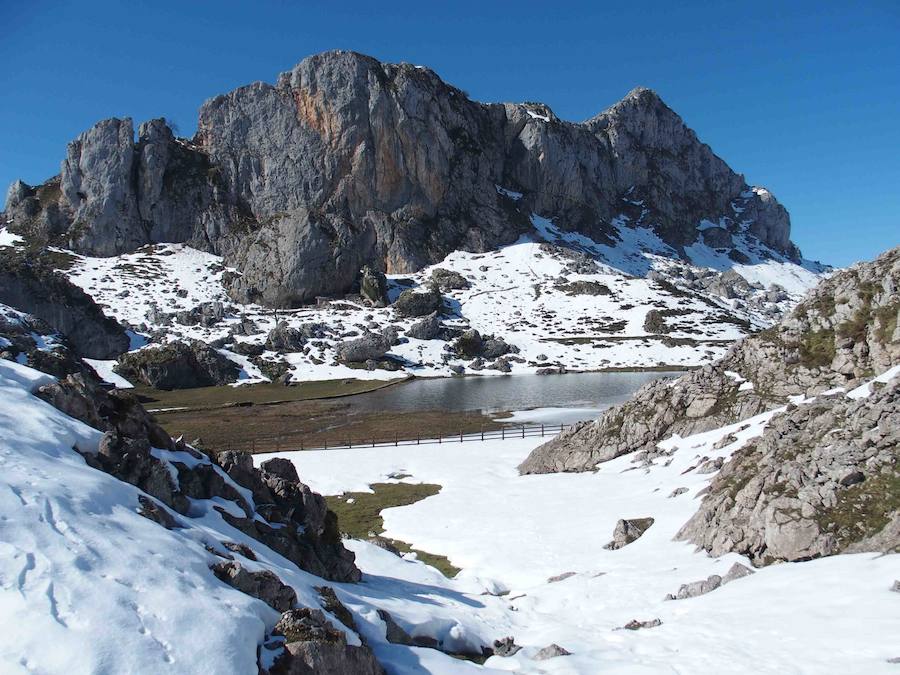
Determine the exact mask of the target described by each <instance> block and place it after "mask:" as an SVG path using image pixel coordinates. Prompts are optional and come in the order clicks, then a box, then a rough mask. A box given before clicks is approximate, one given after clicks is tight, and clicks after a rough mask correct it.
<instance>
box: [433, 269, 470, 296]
mask: <svg viewBox="0 0 900 675" xmlns="http://www.w3.org/2000/svg"><path fill="white" fill-rule="evenodd" d="M431 283H432V285H433V286H436V287H437V288H438V289H440V290H441V291H454V290H463V289H466V288H468V287H469V280H468V279H466V278H465V277H464V276H463V275H462V274H460V273H459V272H456V271H455V270H447V269H443V268H442V267H435V268H434V269H433V270H431Z"/></svg>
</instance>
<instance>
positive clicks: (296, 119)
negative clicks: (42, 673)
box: [6, 51, 798, 306]
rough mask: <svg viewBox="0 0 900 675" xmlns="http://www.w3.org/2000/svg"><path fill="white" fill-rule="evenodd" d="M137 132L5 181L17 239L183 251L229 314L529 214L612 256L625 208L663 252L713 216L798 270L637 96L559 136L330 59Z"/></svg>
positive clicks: (513, 234)
mask: <svg viewBox="0 0 900 675" xmlns="http://www.w3.org/2000/svg"><path fill="white" fill-rule="evenodd" d="M132 134H133V127H132V123H131V120H129V119H123V120H118V119H111V120H104V121H103V122H100V123H98V124H97V125H95V126H94V127H93V128H91V129H90V130H89V131H87V132H85V133H84V134H82V135H81V136H80V137H79V138H78V139H76V140H75V141H73V142H72V143H71V144H70V145H69V148H68V150H67V154H66V159H65V161H64V162H63V165H62V170H61V174H60V176H59V177H58V178H54V179H51V180H50V181H48V182H47V183H45V184H44V185H42V186H38V187H36V188H32V187H30V186H27V185H25V184H23V183H21V182H17V183H15V184H14V185H13V186H12V187H11V189H10V191H9V193H8V198H7V205H6V210H7V214H8V216H9V217H11V218H12V220H13V226H14V228H15V229H16V230H17V231H19V232H22V233H25V234H27V235H28V236H31V237H33V238H35V239H37V240H40V241H45V242H46V241H54V242H58V243H63V244H65V245H68V246H70V247H73V248H75V249H76V250H79V251H83V252H90V253H95V254H100V255H111V254H115V253H122V252H124V251H131V250H134V249H136V248H138V247H139V246H141V245H143V244H146V243H152V242H162V241H184V242H189V243H191V244H192V245H194V246H198V247H200V248H203V249H206V250H211V251H214V252H216V253H221V254H223V255H225V256H226V257H227V258H228V260H229V262H230V263H232V264H234V265H235V266H237V267H238V268H239V269H240V270H241V272H242V274H241V275H240V276H237V277H236V278H234V279H233V287H232V289H231V290H232V294H233V296H234V297H235V298H236V299H238V300H241V301H259V302H263V303H266V304H268V305H275V306H292V305H296V304H298V303H303V302H306V301H310V300H312V299H314V298H315V297H316V296H320V295H335V294H340V293H343V292H346V291H347V290H349V289H350V288H352V287H353V286H354V285H355V284H356V283H357V281H358V274H359V270H360V269H361V268H362V267H363V265H364V264H372V265H373V267H376V268H378V269H382V270H385V271H387V272H389V273H407V272H411V271H415V270H418V269H421V268H422V267H423V266H425V265H428V264H432V263H435V262H437V261H439V260H441V259H442V258H444V257H445V256H446V255H447V254H448V253H450V252H451V251H453V250H459V249H464V250H470V251H484V250H488V249H492V248H495V247H496V246H498V245H502V244H506V243H510V242H512V241H514V240H515V239H516V238H517V237H518V236H519V235H520V234H521V233H522V232H525V231H527V230H529V229H530V222H529V215H530V214H531V213H538V214H540V215H542V216H545V217H548V218H553V219H554V222H556V223H557V224H558V225H561V226H562V227H563V228H564V229H567V230H578V231H581V232H583V233H585V234H588V235H591V236H593V237H596V238H598V239H601V240H604V241H609V242H613V233H614V228H612V226H611V225H610V222H611V220H612V219H613V218H614V217H616V216H617V215H619V214H620V213H622V210H623V203H624V202H623V201H622V200H623V199H624V198H626V197H627V198H628V199H630V200H632V202H635V201H638V200H642V201H643V207H642V208H644V209H646V210H647V214H648V218H649V221H648V222H654V223H656V228H657V230H658V232H659V234H660V235H661V236H662V237H663V238H664V239H665V240H666V241H667V242H669V243H670V244H672V245H673V247H675V249H676V250H678V249H679V247H681V246H684V245H686V244H689V243H692V242H694V241H695V240H696V239H697V238H698V236H699V230H698V229H697V226H698V224H699V223H700V222H701V220H702V219H708V220H710V221H712V222H717V223H719V222H724V223H725V224H726V226H727V229H728V230H729V231H732V230H733V231H735V232H736V231H748V232H749V233H751V234H752V235H754V236H755V237H757V238H758V239H759V240H760V241H761V242H762V243H763V244H765V245H767V246H769V247H770V248H772V249H774V250H776V251H780V252H782V253H785V254H787V255H788V256H792V257H793V256H796V255H797V253H798V252H797V251H796V249H795V247H794V246H793V244H791V243H790V240H789V233H790V224H789V218H788V215H787V212H786V211H785V210H784V209H783V208H782V207H781V206H780V205H779V204H778V202H777V201H776V200H775V198H774V197H773V196H772V195H771V194H770V193H768V192H766V191H763V190H756V191H751V190H750V189H749V188H748V186H747V185H746V184H745V182H744V180H743V178H742V177H741V176H740V175H738V174H736V173H734V172H733V171H731V169H729V168H728V166H727V165H726V164H725V163H724V162H723V161H722V160H721V159H719V158H718V157H716V156H715V155H714V154H713V153H712V151H711V150H710V149H709V147H707V146H706V145H704V144H703V143H701V142H700V141H699V140H698V139H697V137H696V135H695V134H694V132H693V131H691V130H690V129H688V128H687V127H686V126H685V125H684V123H683V122H682V120H681V118H680V117H678V115H676V114H675V113H674V112H673V111H672V110H670V109H669V108H668V107H667V106H666V105H665V104H664V103H663V102H662V101H661V100H660V99H659V97H658V96H657V95H656V94H654V93H653V92H652V91H650V90H647V89H635V90H634V91H632V92H631V93H629V94H628V95H627V96H626V97H625V98H624V99H623V100H622V101H620V102H619V103H617V104H616V105H614V106H612V107H611V108H609V109H608V110H606V111H604V112H603V113H601V114H599V115H597V116H596V117H594V118H592V119H590V120H588V121H587V122H584V123H583V124H573V123H569V122H563V121H561V120H559V119H558V118H557V117H556V116H555V115H554V114H553V113H552V112H551V111H550V110H549V109H547V108H546V106H540V105H530V104H529V105H515V104H505V105H500V104H481V103H477V102H474V101H471V100H469V99H468V98H467V97H466V95H465V94H464V93H463V92H462V91H461V90H459V89H457V88H455V87H453V86H450V85H448V84H446V83H444V82H443V81H441V80H440V78H438V76H437V75H436V74H435V73H433V72H432V71H430V70H428V69H425V68H416V67H414V66H411V65H409V64H399V65H395V64H384V63H380V62H378V61H376V60H375V59H372V58H370V57H367V56H363V55H360V54H356V53H353V52H343V51H336V52H327V53H323V54H318V55H316V56H312V57H309V58H307V59H304V60H303V61H302V62H301V63H300V64H298V65H297V66H296V67H295V68H293V69H292V70H291V71H289V72H287V73H283V74H281V75H280V76H279V77H278V80H277V82H276V83H275V84H274V85H270V84H265V83H260V82H257V83H255V84H251V85H248V86H245V87H241V88H239V89H236V90H235V91H233V92H231V93H229V94H226V95H222V96H217V97H215V98H213V99H210V100H209V101H207V102H206V103H205V104H204V105H203V107H202V108H201V110H200V115H199V123H198V133H197V135H196V137H195V138H194V139H193V140H192V141H187V140H184V139H175V138H174V136H173V134H172V132H171V129H170V128H169V127H168V126H167V124H166V123H165V121H164V120H152V121H150V122H148V123H146V124H144V125H142V126H141V128H140V131H139V140H138V142H137V143H135V142H134V140H133V135H132ZM547 157H552V158H553V161H546V158H547ZM497 186H506V187H509V188H511V189H514V190H516V191H518V192H521V193H522V196H521V197H520V198H518V199H517V198H514V197H512V196H511V195H510V194H509V192H508V191H507V190H498V189H497ZM735 206H736V207H738V208H737V209H735V208H734V207H735ZM738 209H740V210H738ZM723 229H724V228H723ZM707 231H710V232H711V230H707ZM728 234H729V233H728V232H724V233H718V234H710V235H707V236H708V237H710V239H711V241H713V243H716V244H719V243H726V239H727V238H726V236H725V235H728ZM454 283H455V282H454Z"/></svg>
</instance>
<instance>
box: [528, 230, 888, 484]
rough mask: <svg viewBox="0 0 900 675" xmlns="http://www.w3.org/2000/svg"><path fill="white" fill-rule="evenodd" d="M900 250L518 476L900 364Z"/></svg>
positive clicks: (718, 423)
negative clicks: (899, 315) (899, 319)
mask: <svg viewBox="0 0 900 675" xmlns="http://www.w3.org/2000/svg"><path fill="white" fill-rule="evenodd" d="M898 314H900V248H896V249H892V250H890V251H888V252H887V253H885V254H883V255H882V256H880V257H879V258H877V259H876V260H875V261H873V262H871V263H865V264H861V265H858V266H855V267H853V268H850V269H848V270H845V271H842V272H838V273H836V274H835V275H834V276H832V277H830V278H829V279H827V280H826V281H823V282H822V283H821V284H820V285H819V286H817V287H816V288H815V289H814V290H813V291H812V292H811V293H810V295H809V296H807V298H806V299H805V300H804V301H803V302H802V303H801V304H800V305H798V306H797V308H796V309H795V310H794V311H793V313H792V314H791V315H789V316H788V317H786V318H784V319H783V320H782V321H781V322H780V323H779V324H777V325H775V326H774V327H773V328H770V329H768V330H765V331H763V332H762V333H758V334H756V335H753V336H751V337H749V338H746V339H745V340H744V341H742V342H740V343H738V344H737V345H735V346H734V347H733V348H732V349H731V350H730V351H729V352H728V354H726V356H725V357H724V358H722V359H721V360H719V361H717V362H716V363H714V364H712V365H708V366H704V367H703V368H701V369H700V370H696V371H693V372H691V373H688V374H686V375H684V376H682V377H681V378H679V379H678V380H677V381H676V382H675V383H671V382H666V381H659V380H658V381H655V382H651V383H649V384H647V385H645V386H644V387H642V388H641V389H640V390H639V391H638V392H637V393H636V394H635V395H634V396H633V397H632V398H631V399H630V400H629V401H627V402H626V403H623V404H622V405H619V406H616V407H614V408H610V409H609V410H608V411H606V412H605V413H604V414H603V415H602V416H601V417H600V418H599V419H598V420H596V421H594V422H590V423H582V424H578V425H575V426H574V427H572V428H571V429H569V430H567V431H566V432H564V433H562V434H560V435H559V436H557V437H556V438H554V439H553V440H551V441H550V442H549V443H545V444H544V445H542V446H540V447H538V448H536V449H535V450H534V451H533V452H532V453H531V455H529V457H528V458H527V459H526V460H525V462H523V463H522V465H521V466H520V467H519V470H520V471H521V472H522V473H547V472H553V471H588V470H592V469H593V468H594V467H595V466H596V465H597V464H598V463H599V462H604V461H608V460H610V459H614V458H615V457H619V456H620V455H624V454H627V453H632V452H635V453H638V452H639V453H644V454H645V455H647V456H652V455H653V454H654V453H655V452H656V444H657V443H658V442H659V441H661V440H663V439H665V438H668V437H669V436H671V435H673V434H679V435H680V436H682V437H684V436H689V435H691V434H695V433H699V432H701V431H709V430H711V429H716V428H719V427H722V426H725V425H727V424H732V423H735V422H737V421H739V420H742V419H746V418H748V417H752V416H753V415H756V414H759V413H761V412H764V411H766V410H771V409H773V408H776V407H778V406H780V405H783V404H785V403H787V397H788V396H792V395H798V394H803V395H811V394H816V393H819V392H822V391H825V390H828V389H831V388H833V387H838V386H844V387H849V386H853V384H854V383H855V382H857V381H859V380H860V378H862V377H864V376H871V375H873V374H877V373H881V372H884V371H886V370H887V369H888V368H890V367H891V366H893V365H896V364H897V363H900V330H898Z"/></svg>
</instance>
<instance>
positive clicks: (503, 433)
mask: <svg viewBox="0 0 900 675" xmlns="http://www.w3.org/2000/svg"><path fill="white" fill-rule="evenodd" d="M500 440H501V441H505V440H506V427H500Z"/></svg>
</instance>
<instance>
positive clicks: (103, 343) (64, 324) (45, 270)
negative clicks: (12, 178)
mask: <svg viewBox="0 0 900 675" xmlns="http://www.w3.org/2000/svg"><path fill="white" fill-rule="evenodd" d="M0 303H3V304H6V305H9V306H11V307H15V308H16V309H18V310H20V311H22V312H25V313H27V314H31V315H33V316H35V317H37V318H38V319H41V320H43V321H44V322H46V323H47V324H49V325H50V326H51V327H52V328H53V329H54V330H55V331H56V332H58V333H62V334H63V335H65V338H66V343H67V344H68V345H69V347H71V349H72V350H73V351H74V352H75V354H76V355H77V356H80V357H83V358H91V359H114V358H116V357H117V356H118V355H119V354H121V353H122V352H124V351H126V350H127V349H128V347H129V343H130V341H129V339H128V335H127V334H126V333H125V329H124V328H123V327H122V326H120V325H119V324H118V323H117V322H116V321H114V320H113V319H111V318H109V317H108V316H106V315H105V314H104V313H103V310H101V309H100V307H99V306H98V305H97V304H96V303H95V302H94V301H93V300H92V299H91V298H90V296H88V295H87V294H86V293H85V292H84V291H82V290H81V289H80V288H78V287H77V286H76V285H74V284H73V283H72V282H71V281H69V280H68V279H67V278H66V277H65V276H63V275H62V274H60V273H59V272H56V271H55V270H53V269H52V267H51V266H50V264H49V263H47V262H46V261H42V260H41V259H40V257H32V256H29V255H26V254H20V253H15V252H10V251H9V249H4V250H2V251H0Z"/></svg>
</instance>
